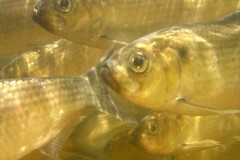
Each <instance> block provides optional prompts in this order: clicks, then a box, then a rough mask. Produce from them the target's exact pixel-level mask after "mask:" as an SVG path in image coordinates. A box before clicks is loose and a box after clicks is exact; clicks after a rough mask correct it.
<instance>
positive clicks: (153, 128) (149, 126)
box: [147, 122, 158, 136]
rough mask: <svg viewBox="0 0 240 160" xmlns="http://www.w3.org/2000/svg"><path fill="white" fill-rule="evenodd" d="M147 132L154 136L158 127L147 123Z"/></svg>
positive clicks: (155, 124) (154, 123)
mask: <svg viewBox="0 0 240 160" xmlns="http://www.w3.org/2000/svg"><path fill="white" fill-rule="evenodd" d="M147 132H148V133H149V134H150V135H153V136H154V135H156V134H157V133H158V125H157V123H156V122H149V123H148V130H147Z"/></svg>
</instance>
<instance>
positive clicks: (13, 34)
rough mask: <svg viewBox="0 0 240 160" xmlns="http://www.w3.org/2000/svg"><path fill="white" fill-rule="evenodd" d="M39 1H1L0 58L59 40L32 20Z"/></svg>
mask: <svg viewBox="0 0 240 160" xmlns="http://www.w3.org/2000/svg"><path fill="white" fill-rule="evenodd" d="M36 2H37V0H14V1H11V0H0V8H1V9H0V56H5V55H10V54H14V53H19V52H21V51H23V50H26V49H28V48H29V47H30V46H34V45H43V44H45V43H49V42H51V41H54V40H56V39H58V38H57V37H56V36H54V35H53V34H49V33H48V32H46V31H45V30H44V29H42V28H41V27H40V26H39V25H37V24H36V23H35V22H34V21H33V20H32V18H31V14H32V8H33V7H34V5H35V4H36Z"/></svg>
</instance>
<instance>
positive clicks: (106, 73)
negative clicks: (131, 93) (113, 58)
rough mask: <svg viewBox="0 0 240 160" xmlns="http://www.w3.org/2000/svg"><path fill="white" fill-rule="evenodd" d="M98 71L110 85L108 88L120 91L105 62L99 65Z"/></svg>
mask: <svg viewBox="0 0 240 160" xmlns="http://www.w3.org/2000/svg"><path fill="white" fill-rule="evenodd" d="M99 73H100V76H101V78H102V80H103V82H104V83H105V84H107V85H108V86H110V88H112V89H113V90H115V91H116V92H120V86H119V85H118V83H117V82H116V80H115V79H114V78H113V73H112V72H111V69H110V68H109V66H108V65H107V63H106V62H104V64H103V65H102V66H101V67H100V70H99Z"/></svg>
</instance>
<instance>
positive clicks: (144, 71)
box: [100, 11, 240, 115]
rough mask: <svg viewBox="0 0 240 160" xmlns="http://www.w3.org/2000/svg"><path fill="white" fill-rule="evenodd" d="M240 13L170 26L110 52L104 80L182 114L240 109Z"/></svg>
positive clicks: (145, 102)
mask: <svg viewBox="0 0 240 160" xmlns="http://www.w3.org/2000/svg"><path fill="white" fill-rule="evenodd" d="M239 62H240V12H239V11H237V12H235V13H233V14H231V15H228V16H226V17H224V18H222V19H221V20H219V21H213V22H208V23H196V24H191V25H182V26H176V27H171V28H166V29H163V30H160V31H157V32H154V33H152V34H149V35H146V36H145V37H143V38H140V39H138V40H136V41H134V42H133V43H131V44H129V45H128V46H126V47H124V48H122V49H120V50H118V51H116V52H114V53H112V54H111V55H110V56H109V58H107V59H106V60H105V63H104V64H103V65H102V69H100V73H101V75H102V77H103V79H104V81H105V82H106V83H107V84H108V85H109V86H110V87H111V88H112V89H114V90H115V91H117V92H119V93H120V94H122V95H123V96H124V97H125V98H127V99H128V100H129V101H131V102H134V103H136V104H138V105H140V106H143V107H146V108H149V109H153V110H158V111H167V112H172V113H179V114H188V115H206V114H213V113H216V112H217V113H219V112H220V113H223V112H224V113H226V112H228V113H236V112H239V109H240V99H239V96H240V63H239Z"/></svg>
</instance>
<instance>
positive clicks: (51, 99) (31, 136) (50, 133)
mask: <svg viewBox="0 0 240 160" xmlns="http://www.w3.org/2000/svg"><path fill="white" fill-rule="evenodd" d="M95 74H96V72H95V71H94V70H92V71H91V72H88V74H87V75H83V76H80V77H70V78H67V77H66V78H26V79H10V80H7V79H4V80H1V81H0V90H1V94H0V103H1V106H0V111H1V112H0V126H1V129H0V148H2V152H3V153H4V154H1V155H0V159H3V160H11V159H19V158H21V157H23V156H25V155H26V154H28V153H30V152H31V151H32V150H34V149H38V148H41V147H43V146H45V148H44V149H42V150H43V152H45V153H46V154H48V155H49V156H51V157H57V156H58V151H59V150H60V147H61V145H62V144H63V143H64V140H66V138H67V137H68V136H69V134H70V133H71V131H72V130H73V128H74V127H75V126H76V125H77V123H78V122H79V117H80V118H81V116H80V114H81V113H82V112H83V110H85V109H89V108H96V109H97V110H101V111H104V112H105V111H106V112H107V113H109V114H116V115H117V116H121V112H119V110H118V109H117V108H115V105H114V102H113V101H112V100H111V96H110V95H109V94H108V93H107V92H106V91H104V88H103V87H101V83H99V81H98V80H97V79H96V77H95ZM101 106H106V107H105V108H102V107H101ZM106 109H109V110H108V111H107V110H106ZM113 112H114V113H113ZM50 141H51V142H50ZM13 142H14V143H13ZM47 143H48V145H47ZM56 143H57V144H58V145H57V146H56ZM46 145H47V146H46Z"/></svg>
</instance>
